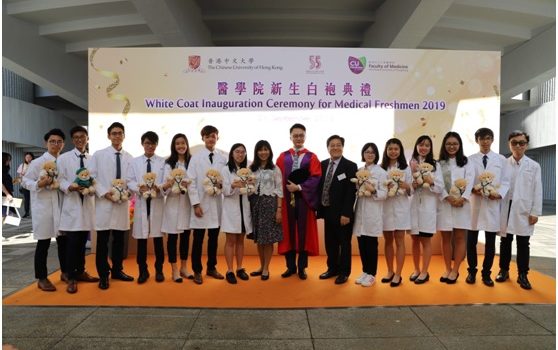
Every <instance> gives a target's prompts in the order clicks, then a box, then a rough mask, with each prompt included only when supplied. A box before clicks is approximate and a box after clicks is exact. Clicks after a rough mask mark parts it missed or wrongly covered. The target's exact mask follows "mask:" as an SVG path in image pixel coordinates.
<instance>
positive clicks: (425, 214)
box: [411, 163, 444, 235]
mask: <svg viewBox="0 0 558 350" xmlns="http://www.w3.org/2000/svg"><path fill="white" fill-rule="evenodd" d="M432 177H433V178H434V185H433V186H430V187H428V188H424V187H420V186H419V187H417V188H416V189H415V191H414V193H413V197H412V198H411V234H413V235H418V234H419V232H424V233H436V212H437V210H438V200H439V195H440V193H442V188H443V187H444V179H443V178H442V169H440V164H439V163H436V170H435V171H434V172H433V173H432Z"/></svg>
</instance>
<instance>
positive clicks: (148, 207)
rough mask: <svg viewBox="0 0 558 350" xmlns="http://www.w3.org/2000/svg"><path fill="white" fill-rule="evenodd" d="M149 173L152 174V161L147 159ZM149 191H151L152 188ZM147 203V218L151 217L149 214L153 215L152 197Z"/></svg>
mask: <svg viewBox="0 0 558 350" xmlns="http://www.w3.org/2000/svg"><path fill="white" fill-rule="evenodd" d="M147 172H148V173H150V172H151V159H147ZM149 190H151V188H150V189H149ZM145 202H146V203H147V216H149V214H151V197H149V198H147V199H146V200H145Z"/></svg>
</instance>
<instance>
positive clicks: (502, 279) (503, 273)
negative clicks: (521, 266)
mask: <svg viewBox="0 0 558 350" xmlns="http://www.w3.org/2000/svg"><path fill="white" fill-rule="evenodd" d="M509 278H510V274H509V273H508V271H506V270H500V272H498V275H496V282H500V283H502V282H506V280H507V279H509Z"/></svg>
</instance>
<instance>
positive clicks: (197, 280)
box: [194, 272, 203, 284]
mask: <svg viewBox="0 0 558 350" xmlns="http://www.w3.org/2000/svg"><path fill="white" fill-rule="evenodd" d="M194 283H195V284H202V283H203V278H202V274H201V273H197V272H194Z"/></svg>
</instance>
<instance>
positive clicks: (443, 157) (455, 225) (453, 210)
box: [436, 131, 475, 284]
mask: <svg viewBox="0 0 558 350" xmlns="http://www.w3.org/2000/svg"><path fill="white" fill-rule="evenodd" d="M438 164H439V166H440V170H441V172H442V178H443V180H444V187H443V188H442V194H441V195H440V203H438V213H437V216H436V226H437V228H438V230H439V231H440V232H441V234H442V254H443V256H444V263H445V265H446V270H445V271H444V273H443V274H442V276H441V277H440V282H442V283H447V284H454V283H456V282H457V278H458V276H459V266H460V265H461V263H462V262H463V259H465V252H466V249H465V242H466V235H467V230H469V229H471V205H470V203H469V200H470V198H471V189H472V188H473V183H474V182H475V171H474V169H473V167H472V166H471V163H470V162H468V159H467V157H465V155H464V154H463V142H462V141H461V136H459V134H458V133H456V132H453V131H450V132H448V133H447V134H446V135H445V136H444V139H443V140H442V146H441V147H440V159H439V162H438ZM459 179H465V180H466V181H467V185H466V186H465V187H464V188H463V189H459V192H460V193H461V194H460V195H459V196H458V197H456V196H452V195H450V194H449V193H450V190H451V187H452V185H453V184H454V182H455V181H456V180H459ZM452 236H453V242H454V246H455V249H454V250H453V254H452ZM452 256H453V260H454V264H453V266H452V264H451V262H452Z"/></svg>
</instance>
